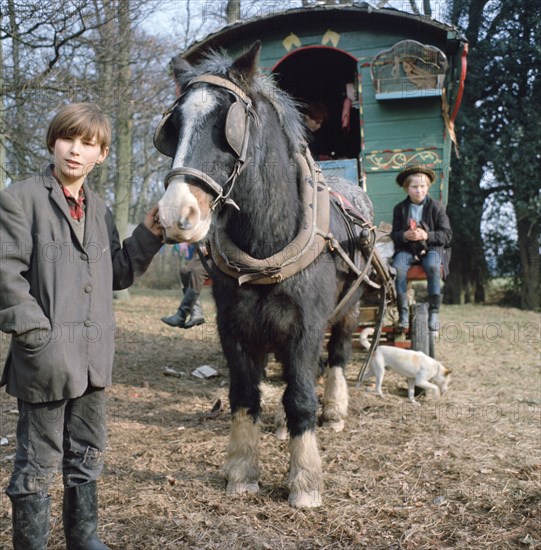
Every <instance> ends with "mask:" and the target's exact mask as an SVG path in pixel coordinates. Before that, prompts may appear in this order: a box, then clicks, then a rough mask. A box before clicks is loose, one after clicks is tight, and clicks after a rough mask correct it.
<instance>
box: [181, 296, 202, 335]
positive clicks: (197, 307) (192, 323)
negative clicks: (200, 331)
mask: <svg viewBox="0 0 541 550" xmlns="http://www.w3.org/2000/svg"><path fill="white" fill-rule="evenodd" d="M204 322H205V317H203V308H202V307H201V302H200V301H199V298H198V299H197V301H196V302H195V304H194V305H193V309H192V314H191V316H190V319H189V320H188V321H186V323H185V324H184V328H192V327H196V326H197V325H202V324H203V323H204Z"/></svg>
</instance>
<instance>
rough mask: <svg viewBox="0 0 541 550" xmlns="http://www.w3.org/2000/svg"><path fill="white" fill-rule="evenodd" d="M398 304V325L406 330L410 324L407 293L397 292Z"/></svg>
mask: <svg viewBox="0 0 541 550" xmlns="http://www.w3.org/2000/svg"><path fill="white" fill-rule="evenodd" d="M396 302H397V306H398V327H399V328H401V329H403V330H407V329H408V328H409V326H410V309H409V303H408V295H407V294H398V296H397V297H396Z"/></svg>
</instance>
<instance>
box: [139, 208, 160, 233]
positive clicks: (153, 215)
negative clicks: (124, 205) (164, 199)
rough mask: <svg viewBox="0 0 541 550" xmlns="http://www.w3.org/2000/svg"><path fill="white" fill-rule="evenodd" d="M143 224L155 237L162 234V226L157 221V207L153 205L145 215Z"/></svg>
mask: <svg viewBox="0 0 541 550" xmlns="http://www.w3.org/2000/svg"><path fill="white" fill-rule="evenodd" d="M143 225H144V226H145V227H146V228H147V229H149V230H150V231H151V232H152V233H154V235H156V237H161V236H162V234H163V228H162V224H161V223H160V221H159V218H158V207H157V206H154V208H152V209H151V210H150V211H149V212H148V213H147V215H146V216H145V219H144V220H143Z"/></svg>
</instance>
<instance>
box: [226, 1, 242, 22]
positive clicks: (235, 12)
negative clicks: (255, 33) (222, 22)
mask: <svg viewBox="0 0 541 550" xmlns="http://www.w3.org/2000/svg"><path fill="white" fill-rule="evenodd" d="M225 12H226V17H227V23H228V24H229V23H234V22H235V21H240V0H227V7H226V9H225Z"/></svg>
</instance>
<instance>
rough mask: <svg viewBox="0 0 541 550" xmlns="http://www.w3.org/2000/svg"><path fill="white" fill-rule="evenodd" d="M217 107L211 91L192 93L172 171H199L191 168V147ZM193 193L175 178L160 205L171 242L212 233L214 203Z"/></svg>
mask: <svg viewBox="0 0 541 550" xmlns="http://www.w3.org/2000/svg"><path fill="white" fill-rule="evenodd" d="M216 104H217V101H216V96H215V95H214V94H213V92H212V90H209V89H208V88H202V87H197V88H194V89H193V90H192V91H190V92H189V94H188V96H187V98H186V100H185V101H184V102H183V103H182V105H181V110H182V129H181V132H180V136H179V144H178V146H177V152H176V154H175V158H174V160H173V165H172V167H171V169H175V168H181V167H188V168H199V167H198V166H190V162H189V153H190V152H191V145H192V143H193V138H194V136H195V135H196V133H197V132H198V131H199V130H200V129H201V127H202V125H203V123H204V122H205V119H206V118H207V116H208V115H209V114H210V113H211V112H212V110H213V109H214V108H215V107H216ZM192 189H193V187H190V185H188V183H187V182H186V179H185V178H184V176H177V177H174V178H172V179H171V181H170V182H169V186H168V187H167V190H166V191H165V193H164V195H163V197H162V198H161V199H160V201H159V202H158V207H159V213H160V221H161V224H162V226H163V227H164V230H165V234H166V237H167V238H168V239H171V240H174V241H187V242H196V241H200V240H202V239H204V237H205V236H206V234H207V233H208V230H209V228H210V222H211V216H210V212H209V203H210V200H211V199H209V196H208V195H207V194H206V193H204V192H195V193H194V192H193V191H192ZM202 202H204V203H205V204H202Z"/></svg>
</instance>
